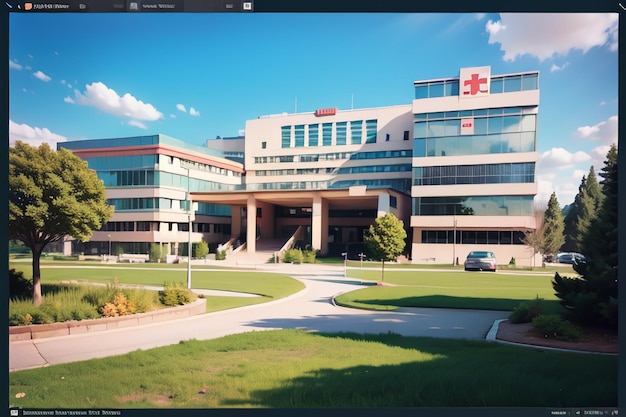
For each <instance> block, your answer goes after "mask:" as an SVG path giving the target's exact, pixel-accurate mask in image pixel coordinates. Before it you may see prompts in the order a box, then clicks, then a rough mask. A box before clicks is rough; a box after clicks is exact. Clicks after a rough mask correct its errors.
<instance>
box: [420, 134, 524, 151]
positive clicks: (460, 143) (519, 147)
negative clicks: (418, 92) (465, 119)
mask: <svg viewBox="0 0 626 417" xmlns="http://www.w3.org/2000/svg"><path fill="white" fill-rule="evenodd" d="M535 150H536V140H535V132H522V133H502V134H498V135H468V136H452V137H445V138H431V139H423V138H422V139H415V140H414V141H413V156H415V157H424V156H463V155H484V154H499V153H518V152H535Z"/></svg>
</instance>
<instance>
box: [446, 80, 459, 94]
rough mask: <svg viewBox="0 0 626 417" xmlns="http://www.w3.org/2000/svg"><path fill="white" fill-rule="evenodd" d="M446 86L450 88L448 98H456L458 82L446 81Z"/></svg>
mask: <svg viewBox="0 0 626 417" xmlns="http://www.w3.org/2000/svg"><path fill="white" fill-rule="evenodd" d="M446 85H449V86H450V87H451V88H450V94H448V95H450V96H458V95H459V82H458V81H448V82H447V83H446Z"/></svg>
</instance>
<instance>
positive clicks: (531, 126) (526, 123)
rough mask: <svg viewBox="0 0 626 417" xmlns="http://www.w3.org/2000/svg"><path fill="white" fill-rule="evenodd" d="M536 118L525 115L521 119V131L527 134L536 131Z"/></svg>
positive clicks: (532, 115)
mask: <svg viewBox="0 0 626 417" xmlns="http://www.w3.org/2000/svg"><path fill="white" fill-rule="evenodd" d="M536 122H537V116H536V115H534V114H525V115H524V116H522V119H521V131H522V132H529V131H533V132H534V131H535V129H536V127H537V126H536Z"/></svg>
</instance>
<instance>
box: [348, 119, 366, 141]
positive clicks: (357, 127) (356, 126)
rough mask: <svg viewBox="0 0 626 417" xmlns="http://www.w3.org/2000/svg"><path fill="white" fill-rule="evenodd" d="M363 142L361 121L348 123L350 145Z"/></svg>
mask: <svg viewBox="0 0 626 417" xmlns="http://www.w3.org/2000/svg"><path fill="white" fill-rule="evenodd" d="M362 140H363V121H362V120H356V121H352V122H350V143H351V144H353V145H358V144H360V143H361V141H362Z"/></svg>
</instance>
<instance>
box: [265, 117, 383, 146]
mask: <svg viewBox="0 0 626 417" xmlns="http://www.w3.org/2000/svg"><path fill="white" fill-rule="evenodd" d="M321 125H322V128H321V133H322V134H321V138H320V124H319V123H315V124H309V125H303V124H302V125H294V126H282V127H281V147H282V148H291V147H296V148H300V147H305V146H308V147H315V146H319V145H320V142H321V146H333V145H347V144H348V141H349V143H350V144H351V145H360V144H362V143H364V142H365V143H376V132H377V130H378V127H377V126H378V121H377V120H376V119H372V120H366V121H365V122H363V120H353V121H350V122H335V123H322V124H321ZM364 126H365V138H364V137H363V129H364ZM348 128H349V129H348ZM320 139H321V141H320ZM261 146H262V147H263V148H265V147H266V146H267V142H262V145H261Z"/></svg>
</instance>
